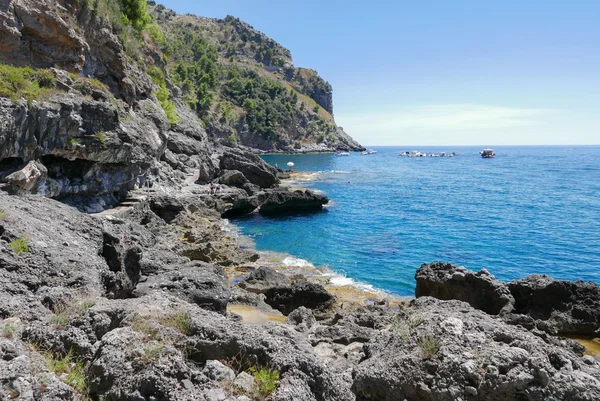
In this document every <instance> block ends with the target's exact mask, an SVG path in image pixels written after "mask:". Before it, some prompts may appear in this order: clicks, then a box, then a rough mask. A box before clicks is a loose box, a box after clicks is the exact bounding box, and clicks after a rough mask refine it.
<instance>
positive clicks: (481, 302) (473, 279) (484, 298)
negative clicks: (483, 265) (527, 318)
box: [415, 262, 515, 315]
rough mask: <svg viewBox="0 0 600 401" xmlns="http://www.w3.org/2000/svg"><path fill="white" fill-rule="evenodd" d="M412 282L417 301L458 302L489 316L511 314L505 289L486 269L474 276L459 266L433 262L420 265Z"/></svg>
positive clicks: (508, 296) (513, 301) (509, 300)
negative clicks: (414, 286)
mask: <svg viewBox="0 0 600 401" xmlns="http://www.w3.org/2000/svg"><path fill="white" fill-rule="evenodd" d="M415 279H416V280H417V287H416V289H415V296H416V297H417V298H418V297H422V296H431V297H435V298H438V299H442V300H449V299H458V300H460V301H465V302H468V303H469V304H470V305H471V306H472V307H474V308H476V309H481V310H482V311H484V312H486V313H489V314H492V315H498V314H503V313H507V312H510V311H511V310H512V308H513V306H514V303H515V300H514V298H513V296H512V295H511V293H510V291H509V290H508V288H507V287H506V285H505V284H504V283H502V282H500V281H498V280H496V278H495V277H494V276H492V275H491V274H490V273H489V272H488V271H487V270H485V269H483V270H481V271H479V272H478V273H475V272H472V271H470V270H467V269H466V268H464V267H462V266H455V265H452V264H450V263H444V262H433V263H431V264H429V265H428V264H423V265H422V266H421V267H420V268H419V270H417V273H416V275H415Z"/></svg>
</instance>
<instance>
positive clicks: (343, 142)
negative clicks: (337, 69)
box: [152, 6, 362, 152]
mask: <svg viewBox="0 0 600 401" xmlns="http://www.w3.org/2000/svg"><path fill="white" fill-rule="evenodd" d="M152 12H153V17H154V19H155V20H156V21H157V22H158V23H159V25H160V26H161V27H162V28H163V31H164V34H165V41H164V45H163V46H161V49H162V51H163V52H165V53H166V54H168V55H169V57H168V62H167V69H168V70H169V71H170V74H171V76H172V78H173V80H174V82H175V83H176V84H177V85H178V86H179V87H180V88H181V89H182V97H183V98H184V99H185V100H186V101H187V103H188V104H189V105H190V106H191V107H192V108H194V109H195V110H197V112H198V114H199V115H200V116H201V117H202V119H203V121H204V122H205V123H206V126H207V130H208V132H209V134H210V135H211V137H212V138H214V140H215V141H217V142H218V143H224V144H230V145H231V144H241V145H243V146H248V147H251V148H257V149H261V150H267V151H288V152H294V151H328V150H329V151H331V150H360V149H362V147H361V146H360V145H359V144H358V143H356V142H355V141H354V140H353V139H352V138H350V137H349V136H348V135H347V134H345V133H344V132H343V130H342V129H341V128H340V127H338V126H337V125H336V123H335V120H334V118H333V94H332V93H333V92H332V88H331V85H330V84H329V83H328V82H326V81H325V80H324V79H323V78H321V77H320V76H319V75H318V74H317V72H316V71H314V70H310V69H306V68H295V67H294V64H293V60H292V56H291V53H290V51H289V50H288V49H286V48H284V47H282V46H281V45H280V44H278V43H276V42H275V41H273V40H272V39H270V38H268V37H267V36H265V35H264V34H262V33H260V32H258V31H257V30H255V29H254V28H252V27H251V26H249V25H248V24H246V23H245V22H243V21H240V20H239V19H236V18H233V17H231V16H228V17H226V18H224V19H212V18H199V17H194V16H190V15H185V16H182V15H177V14H175V13H173V12H170V11H168V10H166V9H165V8H164V7H162V6H156V7H153V8H152ZM190 48H192V49H194V51H192V52H190V51H189V49H190Z"/></svg>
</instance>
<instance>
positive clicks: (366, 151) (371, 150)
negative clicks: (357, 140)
mask: <svg viewBox="0 0 600 401" xmlns="http://www.w3.org/2000/svg"><path fill="white" fill-rule="evenodd" d="M375 153H377V151H376V150H373V149H369V150H365V151H363V152H360V154H361V155H363V156H366V155H373V154H375Z"/></svg>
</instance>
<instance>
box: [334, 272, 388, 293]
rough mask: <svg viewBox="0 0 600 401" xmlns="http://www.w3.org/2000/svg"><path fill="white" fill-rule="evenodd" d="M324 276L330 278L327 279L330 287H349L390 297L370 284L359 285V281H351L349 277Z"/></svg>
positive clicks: (338, 275) (339, 275) (337, 275)
mask: <svg viewBox="0 0 600 401" xmlns="http://www.w3.org/2000/svg"><path fill="white" fill-rule="evenodd" d="M324 276H330V277H331V278H330V279H329V285H332V286H335V287H344V286H351V287H354V288H358V289H359V290H361V291H367V292H371V293H374V294H378V295H382V296H390V294H389V293H387V292H386V291H385V290H382V289H380V288H376V287H374V286H372V285H371V284H365V283H361V282H359V281H356V280H354V279H351V278H350V277H346V276H342V275H341V274H337V273H326V274H324Z"/></svg>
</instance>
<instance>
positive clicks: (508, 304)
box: [415, 262, 600, 336]
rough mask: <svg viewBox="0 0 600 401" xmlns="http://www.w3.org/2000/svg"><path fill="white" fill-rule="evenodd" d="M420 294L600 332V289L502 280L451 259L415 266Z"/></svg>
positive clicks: (534, 278)
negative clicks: (454, 263)
mask: <svg viewBox="0 0 600 401" xmlns="http://www.w3.org/2000/svg"><path fill="white" fill-rule="evenodd" d="M415 278H416V280H417V288H416V291H415V294H416V296H417V297H421V296H433V297H436V298H438V299H443V300H449V299H458V300H461V301H465V302H468V303H469V304H470V305H471V306H473V307H474V308H477V309H480V310H483V311H485V312H487V313H490V314H492V315H502V317H503V318H504V319H505V321H507V322H510V323H513V324H520V325H522V326H524V327H527V328H529V329H533V328H537V329H540V330H543V331H545V332H547V333H550V334H553V335H556V334H578V335H589V336H598V335H600V287H599V286H598V285H597V284H594V283H591V282H590V283H584V282H583V281H574V282H572V281H559V280H554V279H552V278H551V277H548V276H546V275H531V276H529V277H526V278H524V279H522V280H516V281H512V282H509V283H504V282H501V281H499V280H496V279H495V278H494V276H492V275H491V274H490V273H489V272H487V270H485V269H484V270H481V271H480V272H478V273H474V272H472V271H469V270H467V269H465V268H464V267H459V266H455V265H452V264H450V263H442V262H435V263H431V264H430V265H428V264H424V265H422V266H421V267H420V268H419V270H417V273H416V276H415Z"/></svg>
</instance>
